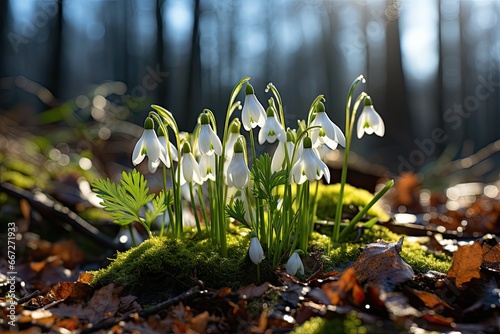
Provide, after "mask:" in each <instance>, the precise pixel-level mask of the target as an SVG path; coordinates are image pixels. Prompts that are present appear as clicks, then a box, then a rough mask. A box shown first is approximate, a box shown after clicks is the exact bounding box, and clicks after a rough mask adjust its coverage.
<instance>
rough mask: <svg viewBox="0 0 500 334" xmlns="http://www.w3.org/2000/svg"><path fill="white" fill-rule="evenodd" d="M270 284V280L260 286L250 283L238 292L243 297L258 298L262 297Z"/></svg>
mask: <svg viewBox="0 0 500 334" xmlns="http://www.w3.org/2000/svg"><path fill="white" fill-rule="evenodd" d="M269 286H270V284H269V283H268V282H266V283H263V284H261V285H259V286H256V285H255V284H250V285H248V286H246V287H243V288H240V289H239V290H238V293H239V294H240V296H241V298H243V299H250V298H258V297H261V296H262V295H263V294H264V293H265V292H266V291H267V289H268V288H269Z"/></svg>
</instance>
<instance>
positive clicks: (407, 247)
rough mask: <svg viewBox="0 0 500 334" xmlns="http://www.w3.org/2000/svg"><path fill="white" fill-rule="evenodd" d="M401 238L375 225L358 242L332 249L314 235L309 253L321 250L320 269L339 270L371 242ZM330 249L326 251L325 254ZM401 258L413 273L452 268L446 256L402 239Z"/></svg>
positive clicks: (318, 236)
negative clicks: (435, 253)
mask: <svg viewBox="0 0 500 334" xmlns="http://www.w3.org/2000/svg"><path fill="white" fill-rule="evenodd" d="M400 238H401V235H398V234H396V233H393V232H391V231H390V230H388V229H387V228H386V227H384V226H380V225H375V226H374V227H373V228H371V229H369V230H365V231H364V234H363V236H362V237H361V240H360V242H359V243H343V244H341V245H337V246H336V247H332V246H331V245H330V238H329V237H327V236H325V235H322V234H319V233H316V232H313V234H312V236H311V238H310V248H311V250H321V251H323V252H324V254H325V255H324V256H323V257H322V259H321V260H322V262H323V267H324V269H325V270H326V271H329V270H334V269H342V268H345V267H347V266H349V265H350V264H352V262H354V261H356V259H357V258H358V256H359V255H360V254H361V251H362V248H363V247H364V246H365V245H366V244H369V243H371V242H375V241H377V240H385V241H386V242H396V241H398V240H399V239H400ZM328 250H329V251H328ZM401 257H402V258H403V260H405V262H406V263H408V264H409V265H410V266H411V267H412V268H413V270H414V271H415V272H416V273H421V272H426V271H428V270H436V271H440V272H447V271H448V269H449V268H450V266H451V259H450V258H448V257H447V256H445V255H434V254H429V253H428V252H426V251H425V250H424V249H422V247H421V246H420V244H418V243H413V242H409V241H408V240H405V242H404V243H403V250H402V252H401Z"/></svg>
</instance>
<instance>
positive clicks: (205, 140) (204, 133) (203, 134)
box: [198, 113, 222, 156]
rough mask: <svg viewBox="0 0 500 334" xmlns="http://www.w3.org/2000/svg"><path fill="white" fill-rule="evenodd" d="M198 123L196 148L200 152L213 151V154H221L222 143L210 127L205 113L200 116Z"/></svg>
mask: <svg viewBox="0 0 500 334" xmlns="http://www.w3.org/2000/svg"><path fill="white" fill-rule="evenodd" d="M200 124H201V128H200V134H199V136H198V149H199V150H200V153H201V154H207V153H212V152H215V154H217V155H219V156H220V155H221V154H222V143H221V141H220V139H219V137H218V136H217V135H216V134H215V132H214V130H213V129H212V126H211V125H210V119H209V117H208V115H207V114H205V113H204V114H202V115H201V116H200Z"/></svg>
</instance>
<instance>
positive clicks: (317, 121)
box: [311, 102, 345, 150]
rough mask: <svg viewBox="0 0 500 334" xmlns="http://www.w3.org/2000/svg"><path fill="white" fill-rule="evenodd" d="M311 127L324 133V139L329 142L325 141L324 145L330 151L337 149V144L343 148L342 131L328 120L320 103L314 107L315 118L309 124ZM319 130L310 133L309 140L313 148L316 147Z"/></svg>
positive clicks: (343, 137) (343, 138) (323, 106)
mask: <svg viewBox="0 0 500 334" xmlns="http://www.w3.org/2000/svg"><path fill="white" fill-rule="evenodd" d="M311 126H320V127H321V129H322V130H323V131H324V132H325V135H326V138H328V139H329V140H326V139H325V138H324V139H323V140H325V142H324V144H327V145H328V146H329V147H330V148H331V149H332V150H334V149H336V148H337V144H340V146H342V147H345V136H344V134H343V133H342V130H340V128H339V127H338V126H337V125H336V124H335V123H333V122H332V121H331V120H330V117H328V114H327V113H326V112H325V105H324V104H323V103H322V102H319V103H318V104H317V105H316V117H315V118H314V120H313V121H312V122H311ZM319 130H320V129H313V130H312V131H311V138H312V142H313V143H314V146H317V144H318V140H319V139H320V138H319Z"/></svg>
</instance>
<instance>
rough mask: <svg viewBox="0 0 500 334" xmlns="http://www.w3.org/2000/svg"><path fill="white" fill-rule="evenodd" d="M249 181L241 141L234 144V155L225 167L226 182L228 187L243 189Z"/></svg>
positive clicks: (248, 171)
mask: <svg viewBox="0 0 500 334" xmlns="http://www.w3.org/2000/svg"><path fill="white" fill-rule="evenodd" d="M249 180H250V170H249V169H248V166H247V163H246V159H245V153H244V151H243V143H242V142H241V140H238V141H236V144H234V155H233V157H232V158H231V161H230V162H229V165H228V166H227V176H226V182H227V185H228V186H229V187H236V188H238V189H243V188H245V187H246V185H247V184H248V181H249Z"/></svg>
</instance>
